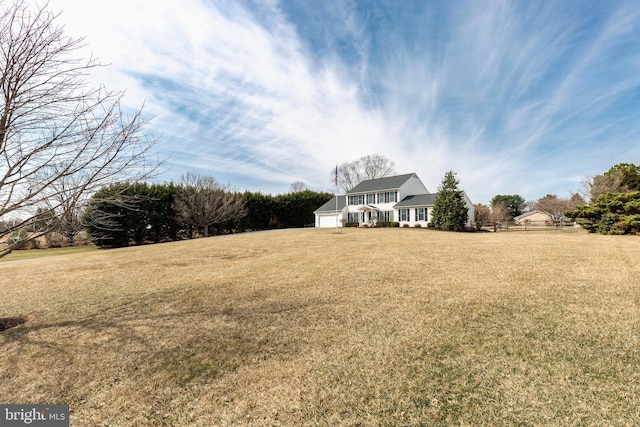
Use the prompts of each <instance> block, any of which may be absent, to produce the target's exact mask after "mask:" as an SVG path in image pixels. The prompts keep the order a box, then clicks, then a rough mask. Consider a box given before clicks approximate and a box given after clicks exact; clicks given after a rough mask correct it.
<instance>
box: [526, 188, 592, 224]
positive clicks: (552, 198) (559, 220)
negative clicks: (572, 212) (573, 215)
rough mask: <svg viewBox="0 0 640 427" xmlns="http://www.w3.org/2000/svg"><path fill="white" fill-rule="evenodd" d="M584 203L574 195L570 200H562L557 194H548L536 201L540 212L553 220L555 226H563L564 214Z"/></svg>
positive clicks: (536, 206)
mask: <svg viewBox="0 0 640 427" xmlns="http://www.w3.org/2000/svg"><path fill="white" fill-rule="evenodd" d="M581 202H584V200H583V199H582V197H580V196H577V197H576V195H572V197H570V198H561V197H558V196H556V195H555V194H547V195H546V196H544V197H542V198H540V199H538V200H537V201H536V205H535V208H536V210H538V211H540V212H544V213H546V214H547V215H549V217H550V218H551V221H553V223H554V224H557V225H560V226H562V224H563V220H564V212H565V211H566V210H567V209H573V208H575V207H576V206H579V205H581V204H584V203H581Z"/></svg>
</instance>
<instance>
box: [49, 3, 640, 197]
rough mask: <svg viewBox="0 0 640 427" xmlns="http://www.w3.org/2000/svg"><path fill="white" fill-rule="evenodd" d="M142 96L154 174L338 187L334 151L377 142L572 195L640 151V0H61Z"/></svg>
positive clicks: (424, 167)
mask: <svg viewBox="0 0 640 427" xmlns="http://www.w3.org/2000/svg"><path fill="white" fill-rule="evenodd" d="M49 7H50V8H51V9H53V10H55V11H62V14H61V15H60V18H59V22H60V23H62V24H64V25H65V26H66V31H67V34H69V35H73V36H85V37H86V42H87V48H86V49H87V53H90V52H93V54H94V55H95V56H96V57H98V58H99V59H100V60H101V61H102V62H103V63H107V64H110V65H109V67H106V68H103V69H100V70H97V71H96V72H95V74H94V75H93V76H91V79H92V81H94V82H95V83H104V84H106V85H107V87H108V88H110V89H112V90H126V97H125V103H126V105H127V106H130V107H132V108H135V107H139V106H140V105H142V104H143V103H144V105H145V112H146V114H147V115H149V116H151V117H152V120H151V122H150V125H149V127H148V131H149V132H151V133H153V134H155V135H161V143H160V144H159V146H158V150H159V152H160V157H161V158H166V159H167V161H166V164H165V171H164V172H163V174H162V175H161V176H160V177H159V178H158V179H159V180H178V179H179V178H180V176H181V175H182V174H183V173H185V172H186V171H194V172H199V173H203V174H208V175H212V176H214V177H215V178H216V179H217V180H218V181H220V182H223V183H229V184H231V185H232V186H234V187H235V188H237V189H238V190H245V189H248V190H255V191H258V190H259V191H262V192H271V193H283V192H286V191H288V189H289V186H290V184H291V183H292V182H294V181H303V182H304V183H306V184H307V186H308V187H309V188H311V189H314V190H328V191H331V181H330V179H331V176H330V171H331V170H332V168H334V167H335V165H336V163H342V162H345V161H350V160H354V159H357V158H359V157H361V156H364V155H367V154H372V153H380V154H383V155H385V156H386V157H388V158H389V159H391V160H393V161H394V162H395V164H396V171H397V172H398V173H409V172H416V173H418V175H419V176H420V177H421V178H422V180H423V182H424V183H425V185H426V186H427V188H428V189H429V190H430V191H434V192H435V191H436V190H437V187H438V185H439V183H440V181H441V179H442V177H443V175H444V174H445V172H446V171H448V170H453V171H454V172H456V173H457V174H458V178H459V179H460V181H461V187H462V188H463V189H464V190H466V191H467V193H468V194H469V196H470V197H471V199H472V200H473V201H474V202H478V203H488V202H489V200H490V199H491V198H492V197H493V196H494V195H496V194H520V195H522V196H523V197H525V199H527V200H535V199H537V198H540V197H542V196H544V195H545V194H548V193H554V194H558V195H560V196H568V195H569V192H570V191H577V190H578V189H579V187H580V181H581V179H582V178H583V177H585V176H589V175H593V174H596V173H602V172H604V171H606V170H607V169H608V168H609V167H610V166H612V165H614V164H616V163H619V162H631V163H636V164H639V163H640V25H638V22H640V3H639V2H637V1H610V0H607V1H570V0H566V1H562V2H559V1H555V0H553V1H551V0H550V1H542V0H540V1H492V0H483V1H478V0H469V1H465V0H455V1H451V0H443V1H434V0H418V1H409V0H403V1H394V0H389V1H342V0H332V1H329V0H327V1H315V0H296V1H276V0H264V1H230V0H228V1H217V0H183V1H180V2H177V1H165V0H110V1H109V2H88V1H80V0H51V1H50V3H49Z"/></svg>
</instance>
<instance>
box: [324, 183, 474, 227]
mask: <svg viewBox="0 0 640 427" xmlns="http://www.w3.org/2000/svg"><path fill="white" fill-rule="evenodd" d="M463 195H464V198H465V202H466V204H467V208H468V209H469V216H468V218H469V220H468V222H467V225H468V226H471V225H472V224H473V211H474V209H473V203H471V200H470V199H469V197H468V196H467V194H466V193H464V192H463ZM435 200H436V194H435V193H429V191H428V190H427V188H426V187H425V186H424V184H423V183H422V181H420V178H418V176H417V175H416V174H415V173H411V174H406V175H396V176H388V177H384V178H378V179H369V180H366V181H362V182H361V183H360V184H358V185H356V186H355V187H354V188H353V189H351V190H350V191H349V192H348V193H347V194H346V195H344V196H337V206H336V197H334V198H332V199H331V200H329V201H328V202H327V203H325V204H324V205H322V206H320V207H319V208H318V209H317V210H315V211H314V214H315V217H316V222H315V225H316V227H319V228H331V227H342V226H343V225H344V224H345V223H348V222H350V223H358V224H359V225H360V226H369V227H374V226H376V225H377V224H378V222H387V221H388V222H398V223H400V227H403V226H409V227H415V226H416V225H419V226H421V227H426V226H427V224H428V223H429V222H430V221H431V217H432V215H433V205H434V202H435ZM336 207H337V209H336Z"/></svg>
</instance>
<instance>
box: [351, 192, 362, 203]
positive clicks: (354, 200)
mask: <svg viewBox="0 0 640 427" xmlns="http://www.w3.org/2000/svg"><path fill="white" fill-rule="evenodd" d="M349 204H350V205H364V194H356V195H354V196H349Z"/></svg>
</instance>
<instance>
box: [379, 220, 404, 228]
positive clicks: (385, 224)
mask: <svg viewBox="0 0 640 427" xmlns="http://www.w3.org/2000/svg"><path fill="white" fill-rule="evenodd" d="M378 224H379V226H380V227H400V223H399V222H396V221H382V222H379V223H378Z"/></svg>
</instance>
